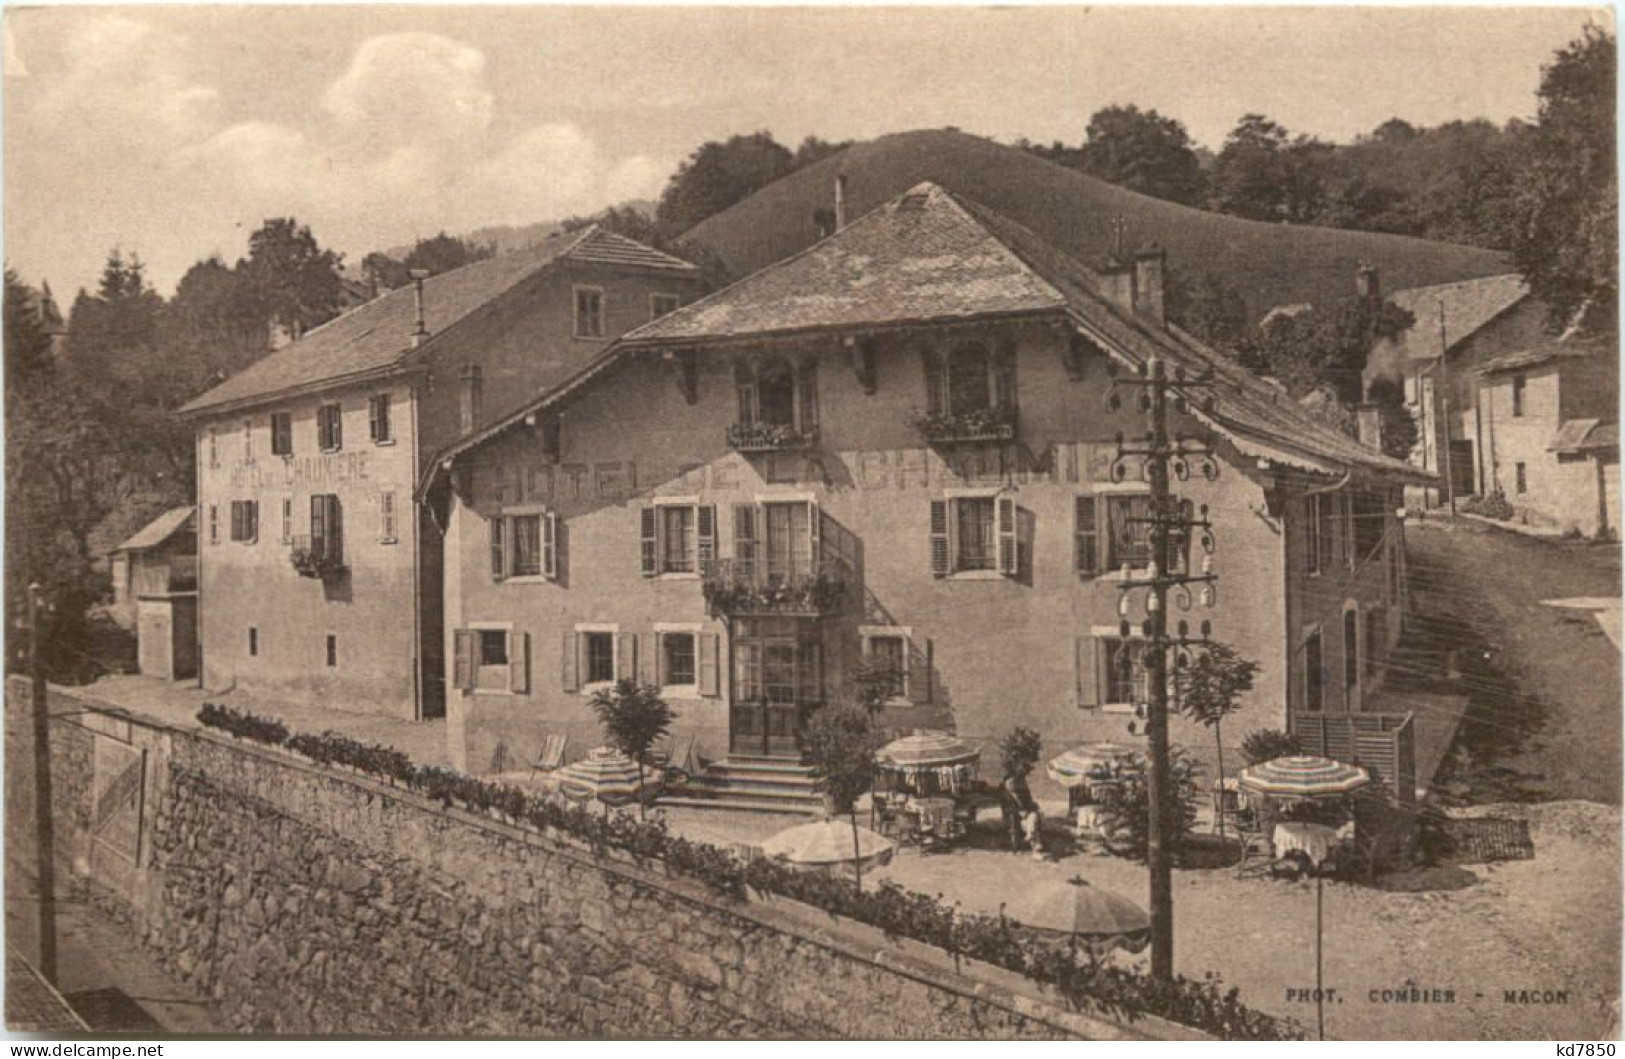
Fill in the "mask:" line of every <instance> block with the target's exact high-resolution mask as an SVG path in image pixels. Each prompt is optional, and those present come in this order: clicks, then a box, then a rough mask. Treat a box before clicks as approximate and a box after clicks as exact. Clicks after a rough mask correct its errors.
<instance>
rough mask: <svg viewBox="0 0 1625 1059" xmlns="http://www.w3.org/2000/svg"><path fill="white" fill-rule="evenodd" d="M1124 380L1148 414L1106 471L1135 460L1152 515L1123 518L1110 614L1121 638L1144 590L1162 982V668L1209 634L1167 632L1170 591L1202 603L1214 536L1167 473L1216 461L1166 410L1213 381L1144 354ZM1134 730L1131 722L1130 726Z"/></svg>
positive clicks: (1169, 875) (1169, 914)
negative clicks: (1194, 592) (1142, 548)
mask: <svg viewBox="0 0 1625 1059" xmlns="http://www.w3.org/2000/svg"><path fill="white" fill-rule="evenodd" d="M1114 384H1115V380H1114ZM1129 385H1135V386H1140V387H1143V389H1142V392H1141V394H1140V401H1139V404H1140V408H1141V409H1142V410H1144V411H1146V412H1147V413H1149V419H1150V427H1151V431H1150V433H1149V434H1148V435H1147V436H1146V437H1145V438H1143V439H1141V442H1140V443H1139V444H1137V445H1134V446H1129V445H1126V444H1124V441H1123V437H1122V435H1121V434H1119V435H1118V437H1117V458H1116V459H1115V460H1113V461H1112V467H1111V477H1112V480H1113V481H1114V482H1121V481H1123V480H1124V479H1125V478H1126V477H1127V464H1128V460H1129V459H1130V458H1135V457H1137V458H1139V459H1140V460H1141V461H1142V473H1143V475H1144V477H1145V479H1146V481H1147V482H1148V483H1149V484H1150V487H1151V498H1150V499H1151V514H1150V516H1149V517H1145V518H1131V519H1129V520H1128V522H1129V523H1130V524H1131V525H1139V526H1142V527H1149V529H1150V534H1151V560H1150V563H1149V564H1148V565H1147V567H1146V568H1145V570H1144V571H1143V572H1141V573H1139V574H1136V573H1135V572H1134V571H1132V570H1129V569H1127V568H1125V571H1124V577H1123V579H1122V580H1120V581H1119V582H1118V583H1117V587H1118V588H1119V590H1121V591H1122V593H1123V595H1122V597H1121V598H1120V599H1119V601H1118V615H1119V617H1120V618H1121V632H1122V634H1123V637H1124V639H1127V638H1128V637H1129V636H1130V634H1131V632H1132V627H1131V625H1130V623H1129V620H1128V616H1129V609H1130V608H1129V599H1130V594H1131V593H1132V592H1133V591H1135V590H1137V589H1146V590H1147V592H1146V600H1145V611H1146V617H1145V620H1144V621H1143V622H1142V623H1141V625H1140V630H1141V634H1142V636H1143V638H1144V641H1145V651H1144V654H1143V656H1142V657H1143V658H1144V665H1145V666H1146V669H1147V674H1146V675H1147V683H1148V685H1149V687H1148V694H1147V700H1148V701H1147V702H1146V703H1144V704H1143V707H1141V708H1140V709H1137V710H1136V713H1137V714H1138V717H1139V719H1140V720H1142V721H1144V723H1145V734H1146V737H1147V740H1148V743H1149V749H1150V755H1149V756H1150V763H1151V776H1150V780H1149V787H1148V790H1147V796H1148V803H1149V805H1148V808H1149V816H1150V820H1149V826H1148V829H1147V838H1146V866H1147V868H1148V869H1149V872H1150V876H1151V880H1150V891H1151V893H1150V899H1151V901H1150V903H1151V974H1152V977H1154V978H1159V979H1162V980H1164V981H1166V980H1169V979H1172V977H1173V974H1174V894H1173V848H1172V839H1173V837H1174V827H1173V813H1174V811H1175V806H1174V805H1173V804H1171V799H1172V798H1173V797H1174V796H1175V791H1174V788H1173V784H1172V783H1171V782H1170V773H1171V772H1172V761H1171V752H1170V748H1169V743H1168V706H1169V700H1170V698H1171V696H1170V694H1169V679H1170V670H1171V669H1172V668H1173V663H1175V662H1176V660H1177V659H1179V658H1180V657H1182V656H1184V655H1185V653H1186V652H1187V650H1188V648H1189V647H1190V646H1199V645H1201V644H1204V643H1207V642H1208V641H1209V639H1210V637H1211V634H1212V623H1211V622H1208V621H1203V622H1202V623H1201V638H1200V639H1193V638H1192V637H1191V636H1190V627H1189V623H1188V622H1186V621H1184V620H1181V621H1180V622H1179V623H1178V626H1177V628H1176V633H1175V635H1169V630H1168V604H1169V590H1170V589H1174V590H1175V596H1174V599H1175V602H1176V603H1177V605H1178V606H1179V608H1180V609H1181V610H1189V609H1190V606H1191V598H1192V597H1191V593H1190V588H1189V586H1190V585H1192V584H1198V583H1201V584H1202V585H1203V587H1202V589H1201V593H1200V598H1201V602H1202V605H1203V606H1204V607H1211V606H1212V605H1213V601H1214V593H1213V587H1212V582H1213V581H1214V580H1215V577H1214V575H1213V563H1212V556H1213V549H1214V539H1213V530H1212V524H1211V523H1210V522H1209V521H1208V518H1207V507H1206V505H1203V507H1202V508H1201V510H1200V514H1199V515H1197V516H1192V515H1188V514H1187V513H1186V510H1185V507H1184V505H1182V504H1181V502H1180V500H1179V498H1178V497H1176V496H1174V495H1173V492H1172V488H1171V483H1170V478H1171V477H1177V478H1179V480H1181V481H1185V480H1188V479H1189V477H1190V474H1191V469H1192V466H1193V465H1196V466H1198V467H1199V468H1200V469H1201V472H1202V474H1203V477H1205V478H1207V480H1208V481H1213V480H1214V479H1216V478H1217V477H1218V474H1219V465H1218V462H1217V461H1216V460H1214V458H1213V453H1212V450H1211V449H1210V448H1209V447H1208V446H1207V445H1205V444H1203V443H1201V442H1199V441H1193V442H1187V441H1186V439H1185V438H1184V437H1182V436H1179V435H1174V436H1172V437H1170V434H1169V430H1168V406H1169V403H1170V400H1171V401H1172V403H1173V405H1174V409H1175V411H1177V412H1185V411H1187V410H1188V407H1189V406H1188V401H1189V398H1188V397H1187V391H1189V390H1193V389H1198V390H1199V389H1207V388H1211V386H1212V385H1213V380H1212V378H1211V376H1210V375H1206V374H1204V375H1203V376H1202V377H1200V378H1187V377H1186V375H1185V373H1184V370H1183V369H1177V370H1176V372H1175V374H1174V376H1173V377H1171V378H1170V377H1169V376H1168V374H1167V371H1166V369H1165V367H1164V365H1163V362H1162V360H1161V359H1160V358H1153V359H1152V360H1151V361H1150V362H1149V363H1147V364H1145V365H1142V366H1141V369H1140V377H1139V378H1137V379H1133V380H1129ZM1115 402H1116V395H1115V394H1112V393H1110V392H1108V395H1107V406H1108V407H1109V408H1116V407H1117V405H1116V403H1115ZM1204 403H1205V405H1206V407H1207V408H1208V409H1209V410H1211V409H1212V406H1213V402H1212V399H1211V397H1209V398H1207V399H1205V402H1204ZM1175 531H1178V536H1179V539H1180V541H1181V543H1182V548H1181V552H1182V553H1183V554H1176V553H1175V552H1172V551H1170V548H1169V545H1170V543H1171V542H1172V541H1173V539H1174V536H1175ZM1193 539H1196V540H1199V541H1200V544H1201V550H1202V553H1203V557H1202V563H1201V572H1200V573H1193V572H1192V571H1191V570H1190V563H1189V561H1188V557H1189V553H1190V548H1189V545H1190V542H1191V541H1192V540H1193ZM1176 559H1178V560H1179V561H1178V562H1177V563H1176V562H1175V561H1174V560H1176ZM1171 656H1172V657H1171ZM1123 663H1124V664H1132V662H1131V660H1130V659H1129V658H1128V657H1127V652H1124V653H1123ZM1133 728H1134V725H1133V724H1132V723H1131V724H1130V730H1131V731H1132V730H1133Z"/></svg>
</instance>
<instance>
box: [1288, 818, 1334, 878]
mask: <svg viewBox="0 0 1625 1059" xmlns="http://www.w3.org/2000/svg"><path fill="white" fill-rule="evenodd" d="M1337 843H1338V834H1337V830H1336V828H1331V827H1327V826H1326V825H1325V824H1310V823H1304V822H1293V821H1287V822H1284V823H1279V824H1276V825H1275V841H1274V845H1275V855H1276V857H1285V856H1286V855H1287V854H1288V853H1302V854H1303V855H1304V856H1306V857H1308V858H1309V863H1310V864H1311V865H1313V866H1314V867H1316V868H1318V867H1320V865H1321V864H1322V863H1323V862H1324V861H1325V860H1326V859H1327V858H1328V857H1329V856H1330V855H1331V852H1332V850H1333V849H1335V848H1337Z"/></svg>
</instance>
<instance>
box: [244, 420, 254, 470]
mask: <svg viewBox="0 0 1625 1059" xmlns="http://www.w3.org/2000/svg"><path fill="white" fill-rule="evenodd" d="M243 462H244V463H253V462H254V421H253V420H252V419H245V420H243Z"/></svg>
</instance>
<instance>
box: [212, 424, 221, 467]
mask: <svg viewBox="0 0 1625 1059" xmlns="http://www.w3.org/2000/svg"><path fill="white" fill-rule="evenodd" d="M209 466H210V467H218V466H220V432H219V431H218V430H216V429H215V428H214V427H210V428H209Z"/></svg>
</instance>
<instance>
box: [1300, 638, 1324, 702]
mask: <svg viewBox="0 0 1625 1059" xmlns="http://www.w3.org/2000/svg"><path fill="white" fill-rule="evenodd" d="M1321 664H1322V652H1321V644H1320V630H1319V629H1318V628H1317V629H1316V630H1315V631H1314V632H1312V633H1310V634H1309V638H1308V639H1307V640H1305V641H1304V644H1303V708H1304V709H1306V710H1323V709H1325V708H1326V674H1325V673H1324V672H1323V671H1322V670H1321Z"/></svg>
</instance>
